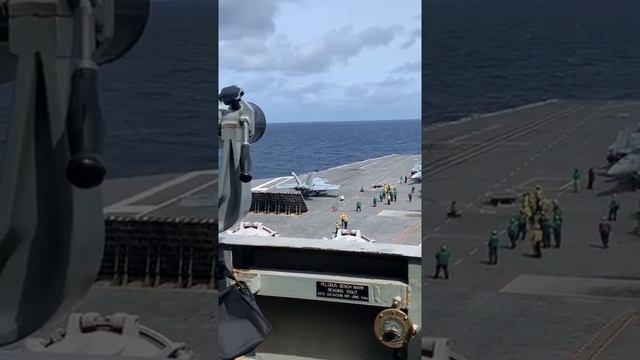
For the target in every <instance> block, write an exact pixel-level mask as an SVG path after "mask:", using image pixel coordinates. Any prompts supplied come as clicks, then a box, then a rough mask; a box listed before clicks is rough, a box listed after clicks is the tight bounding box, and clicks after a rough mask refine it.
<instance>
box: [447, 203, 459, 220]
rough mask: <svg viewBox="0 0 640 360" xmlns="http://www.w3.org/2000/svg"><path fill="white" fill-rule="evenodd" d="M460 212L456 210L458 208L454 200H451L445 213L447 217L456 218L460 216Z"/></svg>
mask: <svg viewBox="0 0 640 360" xmlns="http://www.w3.org/2000/svg"><path fill="white" fill-rule="evenodd" d="M460 216H461V214H460V212H459V211H458V208H457V207H456V201H455V200H454V201H452V202H451V205H449V212H448V213H447V217H448V218H458V217H460Z"/></svg>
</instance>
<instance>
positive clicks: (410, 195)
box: [407, 193, 413, 202]
mask: <svg viewBox="0 0 640 360" xmlns="http://www.w3.org/2000/svg"><path fill="white" fill-rule="evenodd" d="M407 195H408V196H409V202H411V198H412V197H413V194H412V193H408V194H407Z"/></svg>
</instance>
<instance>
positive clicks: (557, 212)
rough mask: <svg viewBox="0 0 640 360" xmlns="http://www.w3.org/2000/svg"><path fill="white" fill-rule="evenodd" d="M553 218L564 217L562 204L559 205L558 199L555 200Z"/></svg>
mask: <svg viewBox="0 0 640 360" xmlns="http://www.w3.org/2000/svg"><path fill="white" fill-rule="evenodd" d="M553 216H554V217H556V216H560V217H562V210H561V209H560V204H559V203H558V199H553Z"/></svg>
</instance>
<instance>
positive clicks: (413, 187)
mask: <svg viewBox="0 0 640 360" xmlns="http://www.w3.org/2000/svg"><path fill="white" fill-rule="evenodd" d="M414 192H416V187H415V185H414V186H412V187H411V193H412V194H413V193H414Z"/></svg>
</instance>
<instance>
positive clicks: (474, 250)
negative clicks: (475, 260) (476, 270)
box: [469, 248, 480, 255]
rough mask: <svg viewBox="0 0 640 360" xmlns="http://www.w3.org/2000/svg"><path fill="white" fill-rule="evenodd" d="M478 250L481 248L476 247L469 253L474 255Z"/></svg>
mask: <svg viewBox="0 0 640 360" xmlns="http://www.w3.org/2000/svg"><path fill="white" fill-rule="evenodd" d="M478 250H480V249H478V248H475V249H473V250H471V252H470V253H469V255H473V254H475V253H477V252H478Z"/></svg>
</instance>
